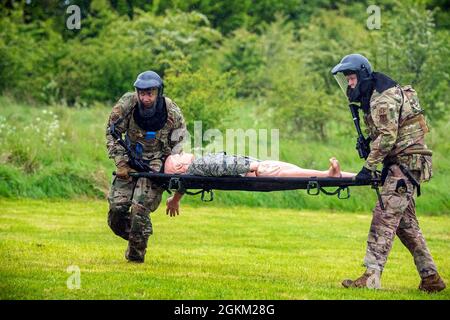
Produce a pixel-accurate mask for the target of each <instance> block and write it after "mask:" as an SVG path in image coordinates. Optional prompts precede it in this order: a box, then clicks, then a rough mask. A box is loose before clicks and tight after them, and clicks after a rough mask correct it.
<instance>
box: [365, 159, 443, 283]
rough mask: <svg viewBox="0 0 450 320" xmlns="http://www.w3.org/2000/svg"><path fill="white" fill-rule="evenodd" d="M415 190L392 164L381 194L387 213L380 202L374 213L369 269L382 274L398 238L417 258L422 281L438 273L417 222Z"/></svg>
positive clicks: (369, 245)
mask: <svg viewBox="0 0 450 320" xmlns="http://www.w3.org/2000/svg"><path fill="white" fill-rule="evenodd" d="M412 173H413V174H414V175H415V176H417V178H419V174H417V175H416V174H415V173H416V172H415V171H412ZM417 173H419V172H417ZM415 191H416V190H415V188H414V186H413V185H412V183H411V182H410V181H409V179H408V178H407V177H406V176H405V175H404V174H403V172H402V171H401V170H400V168H399V167H398V166H397V165H392V166H391V167H390V169H389V173H388V175H387V178H386V181H385V183H384V185H383V190H382V192H381V197H382V200H383V204H384V206H385V210H382V209H381V207H380V203H379V202H377V204H376V206H375V209H374V210H373V217H372V223H371V226H370V231H369V236H368V240H367V251H366V256H365V258H364V265H365V266H366V267H368V268H372V269H375V270H379V271H380V272H382V271H383V268H384V266H385V264H386V260H387V257H388V255H389V252H390V250H391V248H392V242H393V240H394V237H395V235H397V236H398V237H399V238H400V240H401V242H402V243H403V245H404V246H405V247H406V248H408V250H409V251H410V252H411V254H412V256H413V257H414V263H415V265H416V268H417V271H418V272H419V275H420V277H421V278H424V277H427V276H429V275H433V274H436V273H437V269H436V265H435V263H434V261H433V258H432V257H431V254H430V252H429V250H428V248H427V245H426V243H425V239H424V237H423V235H422V232H421V231H420V227H419V222H418V221H417V217H416V209H415V199H414V198H415Z"/></svg>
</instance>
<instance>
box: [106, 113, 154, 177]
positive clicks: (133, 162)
mask: <svg viewBox="0 0 450 320" xmlns="http://www.w3.org/2000/svg"><path fill="white" fill-rule="evenodd" d="M119 120H120V119H119ZM116 125H117V122H115V123H112V124H111V125H110V126H109V129H108V130H109V133H110V134H111V136H112V137H113V138H114V139H116V141H117V142H118V143H119V144H120V145H121V146H122V147H123V148H124V149H125V152H126V153H127V155H128V159H129V161H128V164H129V165H130V167H131V168H133V169H134V170H137V171H139V172H156V171H155V170H154V169H152V168H151V167H150V166H149V165H148V164H147V163H145V162H144V161H143V160H142V159H138V157H137V156H136V153H135V152H134V151H133V150H131V148H130V147H129V146H128V144H127V143H126V142H125V141H123V139H122V135H121V134H120V133H118V132H117V131H116Z"/></svg>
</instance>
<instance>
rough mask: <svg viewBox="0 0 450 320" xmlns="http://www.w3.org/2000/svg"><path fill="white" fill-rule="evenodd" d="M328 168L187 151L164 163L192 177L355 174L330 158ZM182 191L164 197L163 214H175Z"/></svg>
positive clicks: (167, 168)
mask: <svg viewBox="0 0 450 320" xmlns="http://www.w3.org/2000/svg"><path fill="white" fill-rule="evenodd" d="M329 161H330V167H329V168H328V170H325V171H319V170H312V169H303V168H300V167H298V166H296V165H294V164H291V163H287V162H282V161H275V160H264V161H262V160H258V159H254V158H250V157H243V156H229V155H226V154H225V153H223V152H222V153H213V154H208V155H206V156H203V157H199V158H195V156H194V155H193V154H191V153H181V154H173V155H170V156H168V157H167V159H166V162H165V164H164V173H166V174H189V175H196V176H208V177H223V176H238V175H240V176H243V177H297V178H298V177H305V178H308V177H324V178H325V177H335V178H340V177H341V178H349V177H354V176H355V175H356V174H355V173H350V172H343V171H341V168H340V165H339V161H338V160H336V158H331V159H330V160H329ZM182 196H183V195H182V194H180V193H178V192H177V193H175V194H174V195H173V196H172V197H170V198H168V199H167V202H166V205H167V208H166V214H170V216H175V214H179V205H180V200H181V198H182Z"/></svg>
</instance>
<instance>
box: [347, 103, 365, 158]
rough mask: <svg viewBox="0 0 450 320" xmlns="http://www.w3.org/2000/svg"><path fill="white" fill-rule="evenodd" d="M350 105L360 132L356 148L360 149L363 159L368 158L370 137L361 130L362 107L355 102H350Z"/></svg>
mask: <svg viewBox="0 0 450 320" xmlns="http://www.w3.org/2000/svg"><path fill="white" fill-rule="evenodd" d="M348 107H349V108H350V112H351V113H352V117H353V123H354V124H355V128H356V132H357V133H358V138H357V139H356V150H358V154H359V157H360V158H361V159H367V157H368V156H369V153H370V145H369V143H370V137H367V138H365V137H364V135H363V133H362V131H361V126H360V125H359V108H360V107H359V106H358V105H357V104H355V103H350V104H349V105H348Z"/></svg>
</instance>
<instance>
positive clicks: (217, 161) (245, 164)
mask: <svg viewBox="0 0 450 320" xmlns="http://www.w3.org/2000/svg"><path fill="white" fill-rule="evenodd" d="M249 171H250V159H249V158H247V157H242V156H227V155H226V154H225V152H222V153H212V154H208V155H206V156H203V157H200V158H197V159H195V160H194V162H192V163H191V164H190V165H189V167H188V170H187V172H186V173H187V174H191V175H195V176H207V177H223V176H237V175H245V174H246V173H248V172H249Z"/></svg>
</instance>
